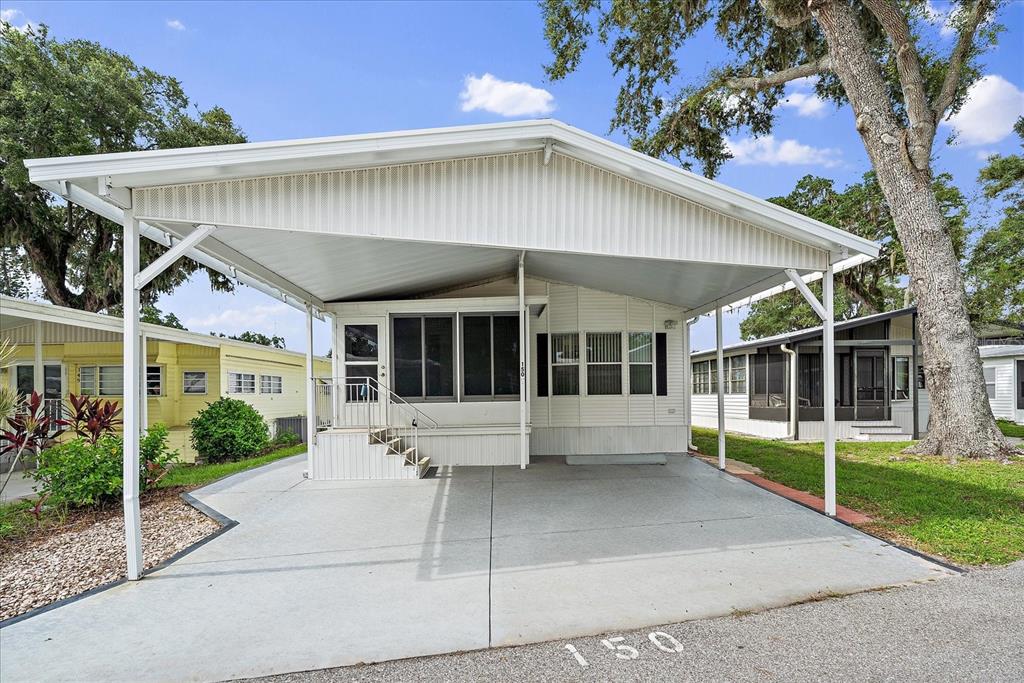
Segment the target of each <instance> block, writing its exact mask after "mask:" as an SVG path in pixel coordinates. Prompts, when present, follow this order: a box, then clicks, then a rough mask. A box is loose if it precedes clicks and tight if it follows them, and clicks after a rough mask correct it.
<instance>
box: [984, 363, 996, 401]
mask: <svg viewBox="0 0 1024 683" xmlns="http://www.w3.org/2000/svg"><path fill="white" fill-rule="evenodd" d="M982 370H983V371H984V372H985V393H986V394H988V397H989V398H995V397H996V369H995V368H982Z"/></svg>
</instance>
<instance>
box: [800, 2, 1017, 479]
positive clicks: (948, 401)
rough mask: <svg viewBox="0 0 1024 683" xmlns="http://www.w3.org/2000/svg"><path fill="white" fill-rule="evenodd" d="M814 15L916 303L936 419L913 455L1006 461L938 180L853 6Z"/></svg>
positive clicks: (814, 7) (824, 6) (814, 5)
mask: <svg viewBox="0 0 1024 683" xmlns="http://www.w3.org/2000/svg"><path fill="white" fill-rule="evenodd" d="M808 5H809V7H810V9H811V12H812V14H813V16H814V18H815V20H816V21H817V22H818V24H819V26H820V27H821V29H822V32H823V33H824V35H825V40H826V41H827V43H828V46H829V52H830V54H831V56H832V67H833V69H834V71H835V73H836V75H837V76H838V77H839V80H840V81H841V82H842V84H843V88H844V89H845V91H846V95H847V97H848V98H849V100H850V104H851V106H852V107H853V112H854V115H855V116H856V121H857V131H858V132H859V133H860V136H861V140H862V141H863V143H864V147H865V149H866V150H867V153H868V156H869V157H870V158H871V163H872V166H873V167H874V170H875V173H876V174H877V176H878V183H879V185H880V186H881V188H882V193H883V194H884V195H885V198H886V201H887V202H888V204H889V207H890V210H891V211H892V216H893V219H894V221H895V224H896V232H897V234H898V235H899V238H900V242H902V244H903V250H904V252H905V254H906V259H907V271H908V272H909V274H910V286H911V287H912V288H913V293H914V297H915V298H916V299H917V311H918V320H919V331H920V334H919V340H920V343H921V351H922V355H923V357H924V373H925V382H926V383H927V385H928V390H929V394H930V402H931V417H930V419H929V422H928V433H927V435H926V436H925V438H924V439H923V440H922V441H920V442H919V443H918V444H917V445H915V446H913V447H911V448H910V449H908V452H912V453H919V454H941V455H945V456H948V457H949V458H950V461H951V462H953V461H955V459H956V457H957V456H974V457H994V458H1003V457H1006V456H1007V455H1008V454H1010V453H1011V452H1012V451H1013V448H1012V446H1011V445H1010V444H1009V442H1008V441H1006V439H1005V438H1004V437H1003V435H1002V433H1001V432H1000V431H999V428H998V426H997V425H996V422H995V418H994V417H993V416H992V407H991V406H990V405H989V402H988V396H987V395H986V392H985V380H984V376H983V373H982V369H981V357H980V355H979V354H978V342H977V339H976V338H975V336H974V330H973V329H972V328H971V324H970V320H969V318H968V316H967V306H966V303H965V297H964V285H963V279H962V277H961V275H960V264H959V262H958V261H957V258H956V255H955V253H954V251H953V241H952V239H950V236H949V233H948V232H947V228H946V219H945V217H944V216H943V214H942V211H941V209H940V208H939V204H938V201H937V200H936V199H935V195H934V193H933V192H932V189H931V172H930V170H924V171H921V170H918V169H916V168H914V165H913V162H912V161H911V159H910V156H909V154H908V152H907V149H906V143H905V140H906V134H905V131H904V130H903V128H902V127H901V125H900V124H899V122H898V121H897V119H896V117H895V116H894V115H893V112H892V109H891V105H890V100H889V94H888V92H887V90H886V87H885V83H884V82H883V80H882V76H881V73H880V71H879V66H878V63H877V62H876V61H875V59H874V58H873V57H872V56H871V55H870V54H869V53H868V52H867V49H866V47H865V44H864V40H863V37H862V35H861V32H860V29H859V27H858V26H857V24H856V22H855V20H854V17H853V15H852V12H851V11H850V8H849V6H848V5H846V4H845V3H842V2H836V1H835V0H810V1H809V2H808Z"/></svg>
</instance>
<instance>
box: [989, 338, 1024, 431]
mask: <svg viewBox="0 0 1024 683" xmlns="http://www.w3.org/2000/svg"><path fill="white" fill-rule="evenodd" d="M978 350H979V351H980V352H981V364H982V368H983V371H984V373H985V389H986V390H987V391H988V400H989V403H990V404H991V405H992V414H993V415H995V416H996V417H997V418H999V419H1003V420H1010V421H1011V422H1016V423H1017V424H1024V344H1002V345H994V346H982V347H980V348H979V349H978Z"/></svg>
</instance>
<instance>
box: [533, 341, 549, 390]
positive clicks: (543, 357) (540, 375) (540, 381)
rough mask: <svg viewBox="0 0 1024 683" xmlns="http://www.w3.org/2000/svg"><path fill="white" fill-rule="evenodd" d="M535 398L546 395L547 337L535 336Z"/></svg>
mask: <svg viewBox="0 0 1024 683" xmlns="http://www.w3.org/2000/svg"><path fill="white" fill-rule="evenodd" d="M536 376H537V396H539V397H543V396H547V395H548V335H546V334H538V335H537V367H536Z"/></svg>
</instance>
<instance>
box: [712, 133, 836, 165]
mask: <svg viewBox="0 0 1024 683" xmlns="http://www.w3.org/2000/svg"><path fill="white" fill-rule="evenodd" d="M725 143H726V147H727V148H728V149H729V152H730V153H731V154H732V157H733V160H735V161H736V163H738V164H740V165H741V166H824V167H826V168H832V167H834V166H838V165H839V164H840V157H841V152H840V151H839V150H838V149H835V148H830V147H812V146H810V145H805V144H803V143H802V142H798V141H797V140H791V139H787V140H776V139H775V136H774V135H765V136H764V137H760V138H743V139H740V140H726V141H725Z"/></svg>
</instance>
